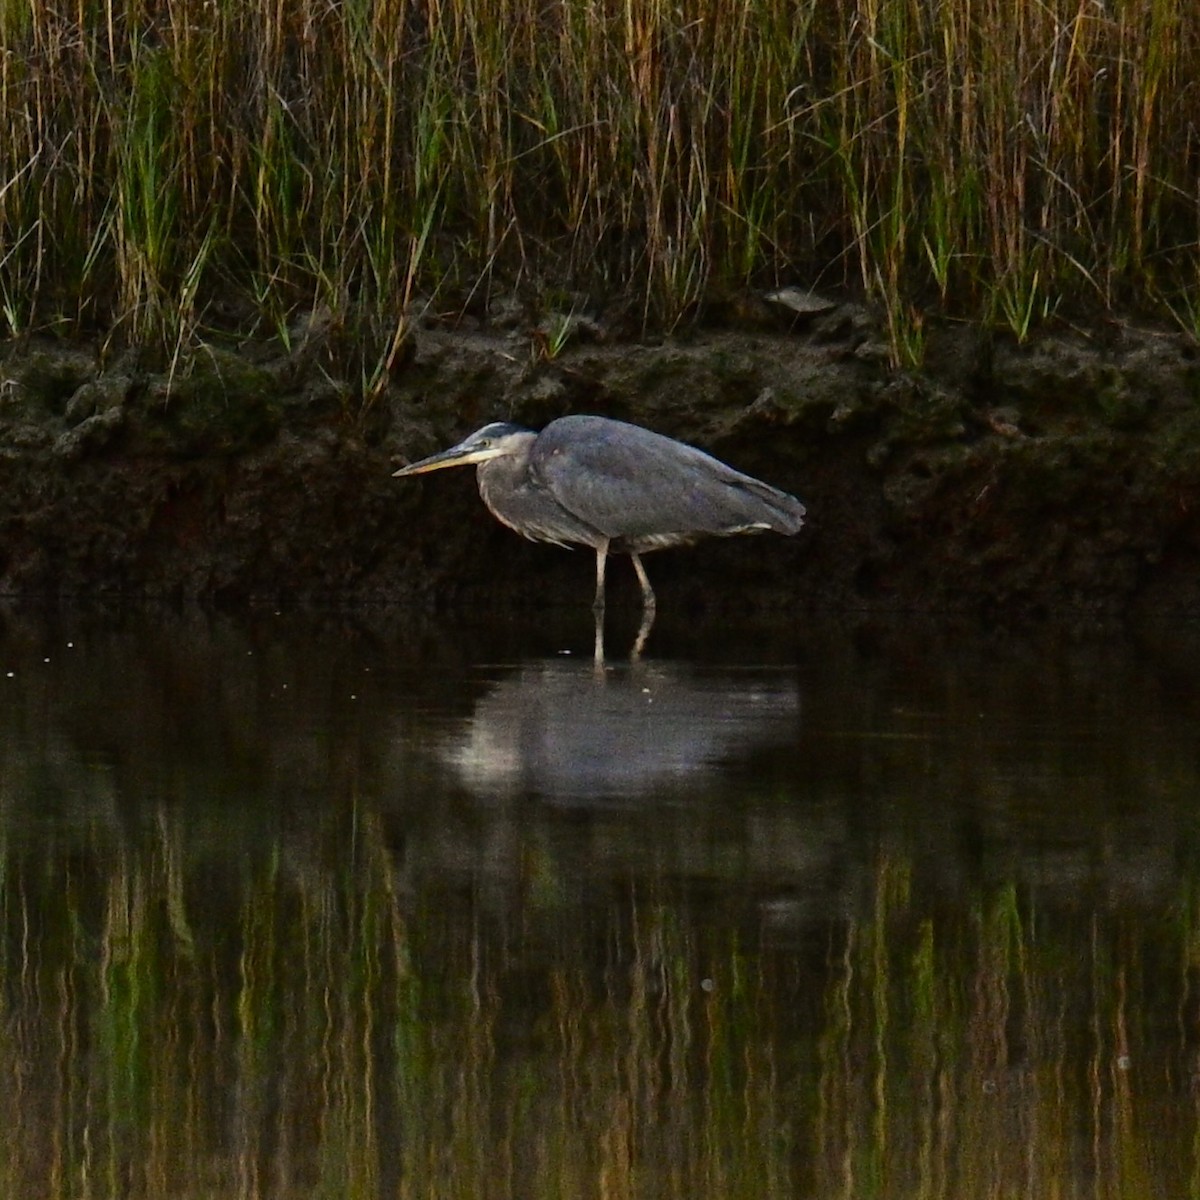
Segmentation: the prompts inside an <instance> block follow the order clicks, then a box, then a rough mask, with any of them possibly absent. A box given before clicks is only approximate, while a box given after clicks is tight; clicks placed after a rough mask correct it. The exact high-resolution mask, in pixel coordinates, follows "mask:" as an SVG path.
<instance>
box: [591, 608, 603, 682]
mask: <svg viewBox="0 0 1200 1200" xmlns="http://www.w3.org/2000/svg"><path fill="white" fill-rule="evenodd" d="M592 613H593V615H594V616H595V618H596V642H595V646H594V648H593V650H592V661H593V662H594V663H595V665H596V672H597V674H603V673H604V609H602V608H594V609H592Z"/></svg>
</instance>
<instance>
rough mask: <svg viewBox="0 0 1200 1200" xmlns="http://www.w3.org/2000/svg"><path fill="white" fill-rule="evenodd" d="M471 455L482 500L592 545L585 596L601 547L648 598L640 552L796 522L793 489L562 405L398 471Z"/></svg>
mask: <svg viewBox="0 0 1200 1200" xmlns="http://www.w3.org/2000/svg"><path fill="white" fill-rule="evenodd" d="M467 463H475V464H476V473H477V478H478V483H479V492H480V495H481V496H482V497H483V502H484V503H485V504H486V505H487V507H488V508H489V509H490V510H491V512H492V513H493V514H494V515H495V517H496V518H497V519H498V520H499V521H501V522H503V523H504V524H505V525H507V526H509V528H511V529H514V530H516V531H517V533H520V534H522V535H524V536H525V537H527V538H530V539H532V540H533V541H539V542H553V543H554V544H556V545H560V546H591V547H592V548H593V549H594V550H595V551H596V599H595V606H596V607H597V608H601V607H603V605H604V568H605V562H606V559H607V556H608V555H609V554H613V553H623V554H628V555H630V556H631V557H632V559H633V564H634V568H635V569H636V571H637V573H638V579H639V580H640V582H641V585H642V595H643V599H644V602H645V605H646V607H647V608H652V607H653V606H654V592H653V590H652V589H651V587H650V582H649V580H648V579H647V577H646V572H645V568H644V567H643V566H642V562H641V558H640V555H642V554H645V553H646V552H647V551H650V550H660V549H663V548H665V547H667V546H683V545H688V544H689V543H691V542H695V541H697V540H698V539H700V538H703V537H727V536H729V535H731V534H735V533H757V532H760V531H762V530H774V531H775V532H776V533H783V534H794V533H798V532H799V530H800V528H801V526H802V525H803V524H804V511H805V510H804V505H803V504H801V503H800V501H799V500H797V499H796V498H795V497H794V496H789V495H788V494H787V493H786V492H781V491H780V490H779V489H778V488H773V487H771V486H770V485H769V484H766V483H763V482H761V481H760V480H758V479H754V478H752V477H751V476H749V475H743V474H742V473H741V472H740V471H735V470H734V469H733V468H732V467H730V466H727V465H726V464H725V463H723V462H721V461H719V460H718V459H715V458H713V457H712V456H711V455H709V454H705V453H704V452H703V451H702V450H697V449H696V448H695V447H693V446H687V445H685V444H684V443H682V442H677V441H674V440H673V439H672V438H668V437H664V436H663V435H662V434H659V433H653V432H651V431H650V430H649V429H642V428H641V427H640V426H637V425H629V424H626V423H625V422H624V421H613V420H609V419H608V418H606V417H588V416H571V417H560V418H559V419H558V420H557V421H551V422H550V424H549V425H547V426H546V427H545V429H543V430H542V431H541V433H534V432H533V431H532V430H529V429H522V428H521V427H520V426H518V425H509V424H505V423H499V422H498V423H495V424H492V425H485V426H484V427H483V428H482V429H480V430H478V431H477V432H475V433H473V434H471V436H470V437H468V438H466V439H465V440H464V441H462V442H460V443H459V444H458V445H457V446H452V447H451V448H450V449H449V450H445V451H443V452H442V453H440V454H435V455H433V456H432V457H430V458H427V459H422V460H421V461H420V462H417V463H413V464H412V465H411V466H408V467H404V468H402V469H401V470H399V471H397V472H396V474H397V475H416V474H420V473H422V472H424V471H435V470H438V469H439V468H441V467H450V466H459V465H466V464H467Z"/></svg>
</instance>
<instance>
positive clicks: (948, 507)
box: [0, 307, 1200, 617]
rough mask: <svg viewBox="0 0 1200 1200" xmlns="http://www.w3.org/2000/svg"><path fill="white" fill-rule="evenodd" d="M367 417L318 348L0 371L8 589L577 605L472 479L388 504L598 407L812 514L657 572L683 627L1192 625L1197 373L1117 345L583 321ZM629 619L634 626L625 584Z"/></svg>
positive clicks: (18, 348) (1177, 360)
mask: <svg viewBox="0 0 1200 1200" xmlns="http://www.w3.org/2000/svg"><path fill="white" fill-rule="evenodd" d="M410 350H411V352H410V354H409V356H408V358H407V360H406V361H405V363H404V364H403V365H402V366H400V367H398V368H397V370H396V371H395V372H394V377H393V380H392V383H391V385H390V386H389V387H388V389H387V390H386V391H385V392H383V393H382V394H381V395H380V396H379V397H378V398H377V399H376V400H375V401H374V402H373V403H364V401H363V399H362V395H361V389H359V388H358V387H356V386H354V385H353V384H351V383H350V382H347V379H348V378H350V377H352V373H351V372H339V369H338V368H337V366H336V356H333V355H332V354H331V352H330V349H329V347H328V346H326V345H325V344H324V343H323V339H322V335H320V334H317V335H314V337H313V338H312V340H310V341H309V342H308V343H306V344H305V345H304V346H303V347H302V348H301V349H300V350H298V351H296V352H294V353H292V354H290V355H287V354H283V353H277V354H272V353H271V351H270V349H269V348H267V347H262V346H259V347H253V348H243V349H241V350H239V351H236V352H235V351H233V350H229V349H220V348H217V347H212V348H210V349H209V350H207V351H206V352H205V353H202V354H200V355H199V356H198V357H197V358H196V360H195V361H194V362H193V363H192V364H191V365H190V366H189V367H188V368H187V369H186V370H177V371H176V373H175V375H174V377H173V378H168V377H167V376H166V375H164V374H163V373H161V372H156V371H153V370H150V369H147V368H146V367H145V366H144V365H142V364H141V363H140V362H139V361H138V359H137V357H136V356H133V355H129V356H126V357H118V358H116V359H114V360H113V361H110V362H106V363H105V364H103V366H102V365H100V363H99V360H98V356H97V354H96V352H95V351H94V349H93V348H90V347H86V346H63V345H59V344H53V343H46V342H38V343H29V342H20V343H9V344H7V345H5V346H3V347H0V455H2V456H3V469H4V480H5V486H4V488H3V492H2V494H0V592H3V593H6V594H10V595H21V596H29V597H32V596H37V597H67V596H88V597H92V596H97V595H103V594H122V595H131V596H149V597H167V598H192V599H199V600H203V601H209V602H224V601H229V602H239V603H241V602H245V601H249V600H257V601H268V602H280V601H282V602H285V603H286V602H293V601H309V600H311V601H324V600H330V599H334V600H337V601H339V602H361V601H369V602H388V603H394V604H398V605H421V606H430V605H437V604H490V605H515V606H539V605H543V604H547V603H550V604H560V603H561V604H573V605H574V604H577V605H579V606H581V607H586V605H587V602H588V599H589V597H590V590H591V575H592V569H593V564H592V556H591V555H590V553H586V552H585V553H579V552H577V553H574V554H568V553H566V552H564V551H561V550H557V549H555V548H553V547H544V546H535V545H533V544H529V543H525V542H524V541H523V540H522V539H519V538H517V537H516V536H515V535H513V534H511V533H509V532H508V531H506V530H504V529H502V528H501V527H499V526H498V525H497V524H496V523H495V522H494V521H493V520H492V519H491V518H490V517H489V516H488V514H487V513H486V512H485V510H484V509H483V506H482V504H481V503H480V501H479V498H478V496H477V495H476V493H475V489H474V479H473V476H472V474H471V473H470V472H467V471H463V472H447V473H444V474H439V475H434V476H431V477H429V479H428V480H425V481H416V480H394V479H392V478H391V477H390V472H391V471H392V470H393V469H394V468H395V466H396V465H399V464H400V463H402V462H405V461H408V460H410V459H411V458H415V457H417V456H421V455H424V454H427V453H429V452H430V451H432V450H434V449H436V448H440V447H441V446H443V445H446V444H449V443H450V442H451V441H452V440H456V439H457V438H458V437H460V436H461V435H463V434H464V433H466V432H469V431H470V430H471V429H473V428H475V427H476V426H478V425H481V424H483V423H484V422H486V421H488V420H492V419H497V418H504V419H512V420H516V421H520V422H522V423H526V424H529V425H532V426H535V427H536V426H539V425H541V424H543V423H544V422H546V421H547V420H549V419H551V418H553V417H555V416H558V415H561V414H562V413H566V412H594V413H602V414H605V415H609V416H615V417H621V418H624V419H627V420H633V421H637V422H639V423H642V424H645V425H649V426H652V427H653V428H655V429H658V430H661V431H663V432H665V433H668V434H671V435H673V436H676V437H680V438H683V439H685V440H688V441H691V442H694V443H696V444H698V445H701V446H703V447H705V448H706V449H709V450H711V451H712V452H714V453H716V454H717V455H718V456H720V457H722V458H725V459H727V460H728V461H730V462H731V463H733V464H734V465H736V466H737V467H739V468H741V469H743V470H746V471H749V472H751V473H752V474H756V475H759V476H761V477H762V478H764V479H766V480H768V481H770V482H772V483H774V484H776V485H778V486H780V487H783V488H786V489H788V490H790V491H793V492H795V493H796V494H797V495H798V496H800V497H801V498H802V499H803V500H804V501H805V503H806V504H807V505H808V507H809V513H810V518H811V524H810V527H809V528H808V529H806V530H805V531H804V532H803V533H802V534H801V535H800V536H799V537H798V538H795V539H784V538H776V537H771V536H764V537H761V538H736V539H730V540H729V541H725V542H719V543H718V542H710V543H705V544H702V545H701V546H698V547H696V548H693V549H689V550H678V551H666V552H663V553H662V554H656V555H654V556H652V557H651V558H650V560H649V566H650V570H651V574H652V577H653V579H654V581H655V585H656V587H657V589H658V592H659V596H660V601H661V605H662V608H663V609H664V610H667V609H670V608H673V607H681V608H684V609H694V608H698V607H705V608H708V609H710V610H716V611H723V610H730V611H733V610H736V609H739V608H741V607H743V606H750V607H752V608H762V609H765V608H783V609H788V610H794V611H801V610H809V609H818V610H831V609H832V610H839V609H864V608H866V609H872V608H873V609H880V610H883V609H898V608H906V609H919V610H953V611H966V612H979V613H983V614H985V615H991V616H996V615H1004V614H1007V615H1011V616H1014V617H1025V616H1029V615H1038V614H1056V613H1062V614H1073V615H1078V614H1088V615H1095V616H1103V617H1121V616H1125V615H1148V614H1190V615H1197V614H1200V359H1198V357H1197V353H1196V349H1195V346H1194V344H1192V343H1191V342H1190V341H1189V340H1188V339H1186V338H1184V337H1183V336H1181V335H1178V334H1174V333H1171V332H1168V331H1164V330H1155V329H1145V328H1142V329H1139V328H1134V327H1132V326H1130V325H1120V324H1111V325H1108V326H1105V327H1104V328H1101V329H1096V330H1093V331H1090V332H1088V333H1084V332H1059V333H1056V334H1054V335H1053V336H1048V337H1044V338H1042V339H1041V340H1039V341H1037V342H1034V343H1032V344H1030V345H1027V346H1025V347H1020V348H1019V347H1017V346H1015V345H1013V344H1012V343H1011V342H1009V341H1007V340H1005V339H1003V338H1000V337H992V336H988V335H985V334H983V333H981V332H980V331H978V330H970V329H965V328H957V329H946V330H942V331H935V332H934V333H932V334H931V336H930V344H929V356H928V366H927V368H926V370H925V372H924V373H923V374H922V375H921V376H919V377H915V376H910V375H904V374H899V373H896V372H893V371H891V370H890V369H889V368H888V367H887V365H886V355H885V353H884V349H883V345H882V341H881V339H880V337H879V336H878V332H877V330H876V329H875V328H874V327H873V326H872V323H871V321H870V319H869V318H868V317H867V315H866V314H864V313H863V312H861V311H860V310H857V309H854V308H850V307H844V308H838V309H835V310H833V311H831V312H825V313H820V314H818V315H817V316H816V317H815V318H812V319H810V318H808V317H805V318H803V319H802V321H801V322H800V323H799V324H798V325H797V327H795V328H784V327H782V326H780V327H778V328H773V327H762V328H754V329H749V330H738V331H734V330H723V331H719V332H705V333H703V334H696V335H694V336H689V337H685V338H679V339H667V340H663V341H661V342H658V343H657V344H642V343H614V342H610V341H608V340H606V339H605V338H604V337H603V331H602V330H597V329H595V328H593V327H590V326H589V327H585V326H580V327H578V328H577V329H575V330H573V332H572V336H571V338H570V339H568V344H567V345H566V346H565V348H563V349H562V350H561V352H560V353H558V354H557V355H555V356H554V357H552V358H551V357H548V354H547V351H548V346H547V343H546V340H545V339H544V338H543V337H540V336H538V335H537V334H536V331H534V332H532V333H531V331H530V330H529V329H528V328H523V327H517V328H514V329H512V330H508V331H500V330H497V331H490V330H486V329H482V328H478V329H473V330H469V331H464V330H462V329H458V330H453V329H445V328H427V329H422V330H420V331H419V332H418V333H417V334H416V336H415V339H414V341H413V344H412V346H411V347H410ZM611 574H612V585H613V590H612V592H611V593H610V597H611V602H615V603H622V604H624V603H628V604H634V603H635V602H636V593H635V588H634V583H633V580H632V572H631V571H629V570H628V567H627V564H625V563H623V562H618V563H616V564H615V565H614V570H613V571H612V573H611Z"/></svg>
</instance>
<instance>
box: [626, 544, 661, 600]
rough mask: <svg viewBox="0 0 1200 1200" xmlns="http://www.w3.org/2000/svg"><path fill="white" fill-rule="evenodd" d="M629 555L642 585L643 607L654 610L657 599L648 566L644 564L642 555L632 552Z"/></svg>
mask: <svg viewBox="0 0 1200 1200" xmlns="http://www.w3.org/2000/svg"><path fill="white" fill-rule="evenodd" d="M629 557H630V558H632V559H633V569H634V570H635V571H636V572H637V577H638V583H640V584H641V585H642V607H643V608H648V609H650V610H651V611H653V610H654V605H655V599H654V589H653V588H652V587H651V586H650V577H649V576H648V575H647V574H646V568H645V567H643V566H642V560H641V557H640V555H637V554H633V553H630V555H629Z"/></svg>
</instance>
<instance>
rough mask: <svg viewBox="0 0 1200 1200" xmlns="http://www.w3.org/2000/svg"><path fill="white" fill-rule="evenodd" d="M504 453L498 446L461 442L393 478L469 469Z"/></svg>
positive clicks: (398, 472) (411, 466)
mask: <svg viewBox="0 0 1200 1200" xmlns="http://www.w3.org/2000/svg"><path fill="white" fill-rule="evenodd" d="M503 453H504V451H503V450H501V449H500V448H499V447H497V446H478V445H475V446H472V445H468V444H467V443H466V442H460V443H459V444H458V445H457V446H451V447H450V449H449V450H442V451H441V452H440V453H438V454H431V455H430V456H429V457H428V458H423V459H421V460H420V462H415V463H409V465H408V466H407V467H401V468H400V470H398V471H393V472H392V478H393V479H396V478H398V477H400V476H402V475H424V474H425V472H426V471H440V470H442V468H443V467H467V466H470V465H471V464H472V463H480V462H486V461H487V460H488V459H489V458H495V457H496V456H497V455H499V454H503Z"/></svg>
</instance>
